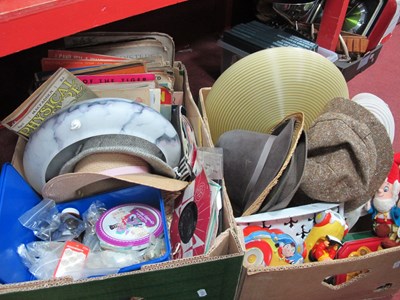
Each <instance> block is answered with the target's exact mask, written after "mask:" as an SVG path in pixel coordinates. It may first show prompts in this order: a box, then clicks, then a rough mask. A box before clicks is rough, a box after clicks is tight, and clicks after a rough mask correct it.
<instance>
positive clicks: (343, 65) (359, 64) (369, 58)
mask: <svg viewBox="0 0 400 300" xmlns="http://www.w3.org/2000/svg"><path fill="white" fill-rule="evenodd" d="M218 43H219V45H220V46H221V47H222V49H223V54H222V60H221V73H222V72H224V71H225V70H226V69H227V68H229V67H230V66H231V65H232V64H233V63H235V62H237V61H238V60H239V59H241V58H243V57H245V56H246V55H248V54H249V53H248V52H246V51H243V50H241V49H239V48H237V47H234V46H232V45H230V44H228V43H225V42H222V41H218ZM381 49H382V45H378V46H377V47H376V48H375V49H374V50H372V51H370V52H367V53H365V54H364V55H363V56H362V57H360V58H359V59H357V60H354V61H351V62H344V61H340V60H338V55H337V54H336V53H335V52H333V51H331V50H328V49H325V48H322V47H319V48H318V53H320V54H321V55H322V56H324V57H326V58H327V59H329V60H330V61H332V62H333V63H334V64H335V65H336V66H337V67H338V68H339V70H340V71H341V72H342V74H343V76H344V78H345V79H346V81H349V80H350V79H352V78H354V77H355V76H356V75H357V74H359V73H361V72H363V71H364V70H365V69H367V68H369V67H370V66H372V65H373V64H374V63H375V61H376V60H377V58H378V56H379V53H380V51H381Z"/></svg>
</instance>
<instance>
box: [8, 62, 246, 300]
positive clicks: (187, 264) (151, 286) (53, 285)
mask: <svg viewBox="0 0 400 300" xmlns="http://www.w3.org/2000/svg"><path fill="white" fill-rule="evenodd" d="M176 65H178V66H179V67H180V68H181V72H183V73H184V74H185V76H184V78H183V82H181V83H180V86H181V89H182V91H183V93H184V104H185V107H186V111H187V116H188V118H189V120H190V121H191V123H192V125H193V127H194V129H195V132H196V137H197V140H198V142H199V144H200V145H199V146H211V139H210V138H209V134H208V133H207V130H206V128H205V123H204V121H203V119H202V117H201V114H200V112H199V109H198V107H197V106H196V104H195V102H194V100H193V97H192V94H191V92H190V88H189V82H188V76H187V74H186V69H185V67H184V65H183V64H182V63H180V62H176ZM178 86H179V84H178ZM24 146H25V141H24V140H22V139H19V140H18V142H17V146H16V149H15V153H14V156H13V160H12V164H13V166H14V167H15V168H16V169H17V170H19V171H20V173H21V174H23V172H22V170H23V168H22V153H23V149H24ZM16 200H17V199H16ZM223 201H224V203H223V232H222V233H221V234H220V235H219V236H218V237H217V240H216V243H215V244H214V246H213V247H212V249H210V251H209V253H207V254H206V255H200V256H195V257H192V258H184V259H178V260H171V261H166V262H160V263H157V264H149V265H144V266H142V268H141V270H137V271H131V272H126V273H121V274H115V275H108V276H103V277H97V278H89V279H84V280H79V281H72V279H70V278H59V279H54V280H44V281H27V282H22V283H15V284H4V285H0V298H1V299H40V300H42V299H58V300H61V299H96V300H100V299H107V300H108V299H141V298H144V299H197V298H200V297H205V296H207V298H211V299H235V297H236V289H237V287H238V286H239V279H240V273H241V270H242V261H243V255H244V252H243V248H242V245H241V244H240V242H239V238H238V237H237V228H236V225H235V221H234V219H233V213H232V208H231V206H230V203H229V201H228V197H227V195H225V196H224V197H223ZM10 271H12V270H10ZM134 297H136V298H134Z"/></svg>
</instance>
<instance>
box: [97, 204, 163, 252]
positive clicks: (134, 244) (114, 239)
mask: <svg viewBox="0 0 400 300" xmlns="http://www.w3.org/2000/svg"><path fill="white" fill-rule="evenodd" d="M96 233H97V236H98V237H99V239H100V243H101V246H102V247H104V248H108V249H113V250H141V249H144V248H146V247H147V246H149V244H150V237H151V236H152V235H154V236H155V237H156V238H157V237H159V236H160V235H161V234H162V233H163V224H162V218H161V213H160V211H159V210H158V209H157V208H154V207H151V206H149V205H146V204H140V203H130V204H123V205H119V206H116V207H114V208H111V209H109V210H108V211H106V212H105V213H104V214H103V215H102V216H101V217H100V219H99V220H98V222H97V223H96Z"/></svg>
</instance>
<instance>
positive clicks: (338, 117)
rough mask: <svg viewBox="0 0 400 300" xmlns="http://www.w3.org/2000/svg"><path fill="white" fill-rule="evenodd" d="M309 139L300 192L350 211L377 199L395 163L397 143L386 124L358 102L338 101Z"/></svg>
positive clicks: (312, 129) (331, 104)
mask: <svg viewBox="0 0 400 300" xmlns="http://www.w3.org/2000/svg"><path fill="white" fill-rule="evenodd" d="M307 135H308V157H307V164H306V168H305V171H304V175H303V179H302V183H301V185H300V189H301V190H302V191H303V192H304V193H305V194H306V195H307V196H308V197H310V198H312V199H314V200H317V201H324V202H344V203H345V210H346V211H350V210H353V209H355V208H357V207H359V206H361V205H362V204H364V203H366V202H367V201H368V200H369V199H371V197H372V196H373V195H374V193H375V191H376V190H377V189H378V188H379V187H380V185H381V184H382V182H383V181H384V180H385V178H386V176H387V174H388V173H389V170H390V168H391V166H392V163H393V149H392V144H391V142H390V138H389V136H388V134H387V131H386V129H385V127H384V126H383V125H382V123H381V122H380V121H379V120H378V119H377V118H376V117H375V116H374V115H373V114H372V113H371V112H370V111H368V110H367V109H365V108H364V107H362V106H361V105H359V104H357V103H356V102H354V101H351V100H348V99H343V98H336V99H333V100H332V101H330V102H329V103H328V104H327V105H326V107H325V109H324V111H323V113H322V114H321V115H320V116H319V117H317V119H316V120H314V122H313V124H312V125H311V126H310V128H309V130H308V131H307Z"/></svg>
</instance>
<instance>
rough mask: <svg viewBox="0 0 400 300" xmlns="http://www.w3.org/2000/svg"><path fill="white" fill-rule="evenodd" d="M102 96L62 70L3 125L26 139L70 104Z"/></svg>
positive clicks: (3, 121)
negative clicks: (49, 118) (50, 117)
mask: <svg viewBox="0 0 400 300" xmlns="http://www.w3.org/2000/svg"><path fill="white" fill-rule="evenodd" d="M92 98H98V96H97V95H96V94H95V93H94V92H93V91H92V90H91V89H90V88H89V87H88V86H87V85H85V84H84V83H83V82H82V81H81V80H79V79H78V78H77V77H76V76H75V75H73V74H72V73H71V72H69V71H68V70H67V69H64V68H60V69H58V70H57V71H56V72H55V73H54V74H53V75H52V76H51V77H50V78H49V79H47V80H46V81H45V82H44V83H43V84H42V85H41V86H39V87H38V88H37V89H36V90H35V91H34V92H33V93H32V94H31V95H30V96H29V97H28V98H27V99H26V100H25V101H24V102H23V103H22V104H21V105H20V106H19V107H18V108H17V109H16V110H14V111H13V112H12V113H11V114H10V115H8V116H7V117H6V118H5V119H3V120H2V121H1V124H2V125H3V126H4V127H6V128H8V129H10V130H12V131H14V132H15V133H17V134H18V135H20V136H22V137H23V138H25V139H28V138H29V136H30V135H31V134H32V133H33V132H34V131H35V130H36V129H37V128H38V127H39V126H40V124H42V123H43V122H44V121H45V120H46V119H47V118H48V117H49V116H51V115H53V114H54V113H55V112H56V111H58V110H60V109H61V108H64V107H66V106H68V105H69V104H72V103H75V102H78V101H82V100H86V99H92Z"/></svg>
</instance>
